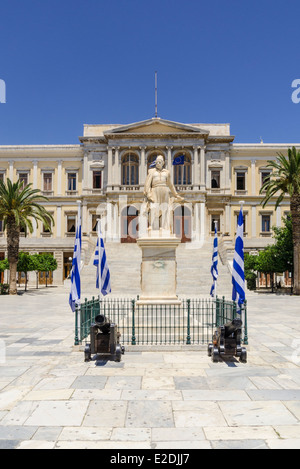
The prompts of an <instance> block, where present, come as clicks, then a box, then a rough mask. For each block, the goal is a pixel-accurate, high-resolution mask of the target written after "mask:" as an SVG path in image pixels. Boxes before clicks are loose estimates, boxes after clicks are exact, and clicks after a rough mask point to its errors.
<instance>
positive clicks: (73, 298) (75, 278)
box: [69, 208, 81, 312]
mask: <svg viewBox="0 0 300 469" xmlns="http://www.w3.org/2000/svg"><path fill="white" fill-rule="evenodd" d="M80 212H81V208H79V209H78V219H77V227H76V236H75V245H74V254H73V261H72V271H71V293H70V297H69V304H70V307H71V309H72V311H73V312H74V311H75V308H76V305H78V304H80V298H81V282H80V264H81V213H80Z"/></svg>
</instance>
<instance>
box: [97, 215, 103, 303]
mask: <svg viewBox="0 0 300 469" xmlns="http://www.w3.org/2000/svg"><path fill="white" fill-rule="evenodd" d="M97 233H98V245H99V246H98V275H99V301H100V300H101V282H102V279H101V240H100V233H101V218H98V223H97Z"/></svg>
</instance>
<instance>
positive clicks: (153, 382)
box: [142, 376, 175, 389]
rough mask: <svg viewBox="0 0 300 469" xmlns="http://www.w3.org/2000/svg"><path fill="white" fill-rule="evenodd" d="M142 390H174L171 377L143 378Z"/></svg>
mask: <svg viewBox="0 0 300 469" xmlns="http://www.w3.org/2000/svg"><path fill="white" fill-rule="evenodd" d="M142 389H175V384H174V379H173V377H172V376H156V377H155V376H152V377H145V376H144V377H143V381H142Z"/></svg>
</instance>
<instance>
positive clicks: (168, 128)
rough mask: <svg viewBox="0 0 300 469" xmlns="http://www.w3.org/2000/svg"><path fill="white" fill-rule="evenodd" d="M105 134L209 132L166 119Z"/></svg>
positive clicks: (138, 124)
mask: <svg viewBox="0 0 300 469" xmlns="http://www.w3.org/2000/svg"><path fill="white" fill-rule="evenodd" d="M104 134H106V135H107V134H110V135H111V134H113V135H120V134H122V135H133V134H143V135H147V134H148V135H153V134H157V135H161V134H197V135H208V134H209V131H207V130H202V129H200V128H198V127H195V126H192V125H188V124H181V123H179V122H173V121H168V120H165V119H159V118H154V119H149V120H146V121H141V122H136V123H133V124H129V125H124V126H119V127H116V128H114V129H111V130H109V131H107V132H105V133H104Z"/></svg>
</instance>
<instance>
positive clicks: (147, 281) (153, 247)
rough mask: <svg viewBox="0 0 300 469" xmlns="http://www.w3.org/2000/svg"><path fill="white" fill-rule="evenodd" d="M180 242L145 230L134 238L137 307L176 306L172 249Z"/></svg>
mask: <svg viewBox="0 0 300 469" xmlns="http://www.w3.org/2000/svg"><path fill="white" fill-rule="evenodd" d="M180 243H181V240H180V239H178V238H176V236H175V235H170V233H163V232H162V231H161V230H160V231H149V232H148V236H145V237H142V238H139V239H137V245H138V246H139V248H140V249H141V250H142V264H141V294H140V298H139V300H138V301H137V305H161V304H169V305H180V304H181V301H180V300H179V299H178V297H177V295H176V285H177V262H176V249H177V247H178V246H179V244H180Z"/></svg>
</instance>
